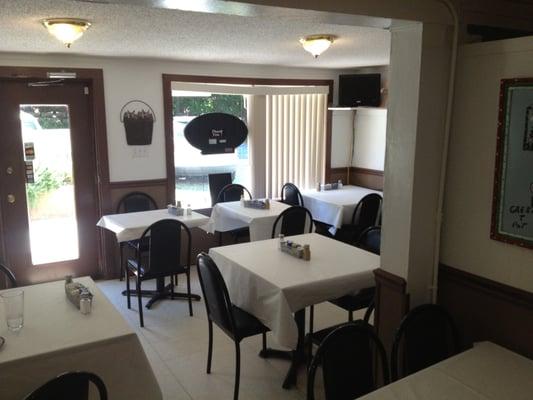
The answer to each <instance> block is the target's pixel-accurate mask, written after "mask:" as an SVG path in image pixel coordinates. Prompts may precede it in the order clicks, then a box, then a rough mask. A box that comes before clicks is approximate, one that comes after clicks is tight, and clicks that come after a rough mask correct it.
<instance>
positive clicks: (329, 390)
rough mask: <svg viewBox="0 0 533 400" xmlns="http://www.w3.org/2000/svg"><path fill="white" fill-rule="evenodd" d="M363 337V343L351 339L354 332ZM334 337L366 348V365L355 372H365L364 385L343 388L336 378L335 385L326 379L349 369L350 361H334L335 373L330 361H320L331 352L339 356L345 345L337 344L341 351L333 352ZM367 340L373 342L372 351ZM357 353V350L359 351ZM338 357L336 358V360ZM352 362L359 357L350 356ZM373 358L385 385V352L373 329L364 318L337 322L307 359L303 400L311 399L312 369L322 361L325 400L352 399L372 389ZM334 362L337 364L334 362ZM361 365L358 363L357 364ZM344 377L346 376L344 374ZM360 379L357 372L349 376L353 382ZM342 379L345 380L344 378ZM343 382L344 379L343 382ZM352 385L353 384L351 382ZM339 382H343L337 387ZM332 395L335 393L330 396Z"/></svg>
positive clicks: (373, 379) (335, 339)
mask: <svg viewBox="0 0 533 400" xmlns="http://www.w3.org/2000/svg"><path fill="white" fill-rule="evenodd" d="M356 335H357V336H359V335H361V337H363V338H364V339H366V340H364V342H365V343H357V342H356V341H354V340H352V339H353V337H354V336H356ZM336 341H337V342H338V341H341V342H342V341H344V342H346V341H348V343H350V345H354V346H355V344H356V343H357V344H359V345H360V346H361V347H363V346H364V345H366V346H368V347H369V348H368V349H367V350H368V353H367V354H366V355H367V357H368V359H367V361H369V362H370V363H372V364H370V365H365V366H362V367H363V368H359V372H361V371H364V372H366V373H367V374H368V375H367V378H368V381H367V382H365V386H366V387H358V388H355V387H350V388H347V387H346V386H345V385H339V383H340V382H337V385H333V382H329V379H331V378H332V376H335V378H337V379H338V376H339V375H348V374H349V373H350V371H352V368H353V364H352V365H338V366H337V368H338V369H337V370H335V371H334V372H335V373H333V374H332V373H331V371H330V370H329V369H330V368H331V367H332V366H331V365H330V364H331V363H329V362H328V363H326V362H324V361H326V360H325V357H328V358H331V357H335V356H340V357H341V358H342V355H343V354H344V353H345V352H346V351H347V350H349V349H347V348H346V347H342V348H341V349H339V348H337V349H336V350H337V351H339V352H341V353H343V354H335V348H334V347H333V346H335V345H336V343H335V342H336ZM370 343H373V345H374V348H375V352H374V351H372V349H371V348H370ZM359 354H360V352H359ZM336 361H338V360H336ZM350 361H353V362H354V363H356V362H362V361H361V359H360V358H359V357H356V358H355V359H353V360H350ZM376 362H379V363H380V364H381V371H380V372H381V374H382V378H383V384H384V385H386V384H388V383H389V368H388V363H387V355H386V353H385V348H384V347H383V344H382V343H381V341H380V340H379V338H378V336H377V335H376V333H375V332H374V329H373V327H372V326H371V325H368V324H367V323H366V322H364V321H356V322H348V323H345V324H342V325H339V326H337V327H336V328H335V329H334V330H333V331H332V332H330V333H329V334H328V335H327V336H326V337H325V338H324V340H323V341H322V342H321V344H320V346H319V347H318V350H317V352H316V354H315V356H314V358H313V360H312V361H311V365H310V367H309V372H308V378H307V400H314V399H315V395H314V386H315V377H316V370H317V368H318V366H319V365H322V368H323V373H324V389H325V392H326V400H348V399H353V398H355V397H359V396H362V395H364V394H366V393H369V392H371V391H373V390H375V389H377V379H376V376H375V375H376V373H377V371H378V368H377V365H375V363H376ZM335 364H340V363H338V362H336V363H335ZM360 367H361V366H360ZM344 378H346V376H345V377H344ZM354 378H357V379H363V378H362V377H361V376H357V374H356V376H354V377H351V379H350V381H351V382H352V383H353V379H354ZM345 382H346V381H345ZM343 383H344V382H343ZM354 385H355V384H354ZM341 386H344V387H342V388H341ZM341 390H345V392H343V393H339V391H341ZM333 396H335V397H333Z"/></svg>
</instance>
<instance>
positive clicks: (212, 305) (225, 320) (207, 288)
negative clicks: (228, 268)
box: [196, 253, 236, 336]
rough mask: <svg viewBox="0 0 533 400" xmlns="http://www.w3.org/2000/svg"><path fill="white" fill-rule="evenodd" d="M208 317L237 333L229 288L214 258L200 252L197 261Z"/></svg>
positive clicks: (221, 326) (232, 332)
mask: <svg viewBox="0 0 533 400" xmlns="http://www.w3.org/2000/svg"><path fill="white" fill-rule="evenodd" d="M196 265H197V268H198V277H199V279H200V286H201V287H202V293H203V295H204V302H205V307H206V310H207V316H208V318H209V319H210V320H211V321H213V322H214V323H215V324H217V325H218V326H219V327H220V328H221V329H222V330H224V331H226V333H229V334H230V335H232V336H234V335H235V333H236V332H235V320H234V318H233V310H232V305H231V300H230V297H229V293H228V288H227V287H226V283H225V282H224V278H223V277H222V274H221V273H220V271H219V269H218V267H217V266H216V264H215V262H214V261H213V259H212V258H211V257H210V256H209V255H208V254H206V253H200V254H199V255H198V257H197V262H196Z"/></svg>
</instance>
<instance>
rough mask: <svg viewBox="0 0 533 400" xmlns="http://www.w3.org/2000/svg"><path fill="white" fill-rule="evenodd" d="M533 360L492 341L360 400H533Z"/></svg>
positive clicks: (480, 344)
mask: <svg viewBox="0 0 533 400" xmlns="http://www.w3.org/2000/svg"><path fill="white" fill-rule="evenodd" d="M531 398H533V360H530V359H529V358H526V357H523V356H521V355H519V354H516V353H513V352H512V351H510V350H507V349H505V348H503V347H500V346H498V345H496V344H494V343H491V342H481V343H477V344H475V345H474V347H473V348H472V349H470V350H467V351H465V352H463V353H460V354H458V355H456V356H454V357H451V358H448V359H446V360H444V361H441V362H440V363H438V364H435V365H433V366H431V367H428V368H426V369H423V370H421V371H419V372H417V373H415V374H412V375H409V376H407V377H405V378H403V379H401V380H399V381H397V382H394V383H392V384H390V385H388V386H384V387H382V388H381V389H379V390H377V391H375V392H372V393H370V394H368V395H366V396H364V397H361V398H360V399H361V400H404V399H409V400H427V399H431V400H451V399H453V400H507V399H508V400H511V399H512V400H530V399H531Z"/></svg>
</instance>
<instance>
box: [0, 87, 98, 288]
mask: <svg viewBox="0 0 533 400" xmlns="http://www.w3.org/2000/svg"><path fill="white" fill-rule="evenodd" d="M0 86H1V87H2V93H5V94H7V96H1V98H0V139H1V141H2V146H1V148H0V168H1V169H0V175H1V180H0V182H1V188H0V192H1V196H2V201H1V202H0V204H1V212H2V233H3V235H2V236H3V241H4V244H5V253H6V255H5V257H4V258H6V262H7V263H8V264H9V266H10V267H11V268H12V269H13V270H14V272H15V275H16V276H17V280H18V281H20V282H22V283H31V282H39V281H45V280H52V279H61V278H63V277H64V275H67V274H72V275H75V276H80V275H96V274H97V272H98V269H97V253H98V252H97V242H96V238H97V236H96V235H97V233H96V228H95V224H96V219H97V211H96V210H97V208H96V201H97V198H96V194H95V193H96V188H95V183H96V176H95V174H96V168H95V166H96V164H95V152H94V139H93V137H94V135H93V134H92V129H91V123H90V121H91V119H90V118H89V115H90V108H89V102H88V95H87V93H88V89H87V88H85V87H84V85H83V84H81V83H75V82H69V83H60V84H55V85H52V86H49V85H46V84H45V85H43V84H39V85H37V86H36V85H35V84H32V83H28V82H0Z"/></svg>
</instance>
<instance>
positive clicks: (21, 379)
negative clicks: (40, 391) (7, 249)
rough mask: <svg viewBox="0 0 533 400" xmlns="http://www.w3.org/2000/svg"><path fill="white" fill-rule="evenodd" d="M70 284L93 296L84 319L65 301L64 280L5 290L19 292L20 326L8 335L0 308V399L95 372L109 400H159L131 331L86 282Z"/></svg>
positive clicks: (15, 399) (19, 396)
mask: <svg viewBox="0 0 533 400" xmlns="http://www.w3.org/2000/svg"><path fill="white" fill-rule="evenodd" d="M75 281H76V282H80V283H82V284H84V285H85V286H87V287H88V288H89V290H90V291H91V292H92V293H93V295H94V298H93V305H92V311H91V313H90V314H88V315H83V314H81V313H80V311H79V310H78V309H77V308H76V307H75V306H74V305H73V304H72V303H71V302H70V301H69V300H68V299H67V297H66V295H65V287H64V286H65V282H64V281H56V282H49V283H42V284H37V285H33V286H26V287H21V288H18V289H10V290H19V289H20V290H23V291H24V303H25V304H24V327H23V328H22V329H21V330H20V331H18V332H16V333H14V332H10V331H8V330H7V328H6V324H5V315H4V310H3V307H0V335H1V336H4V337H5V339H6V343H5V345H4V346H3V347H2V348H1V349H0V399H2V400H20V399H22V398H24V396H25V395H27V394H28V393H29V392H31V391H33V390H34V389H36V388H38V387H40V386H41V385H43V384H44V383H46V382H47V381H48V380H50V379H52V378H54V377H56V376H57V375H59V374H61V373H64V372H68V371H88V372H93V373H95V374H97V375H98V376H100V378H102V379H103V381H104V382H105V385H106V387H107V390H108V397H109V398H110V399H138V400H146V399H154V400H157V399H162V395H161V390H160V388H159V385H158V383H157V381H156V378H155V376H154V373H153V371H152V368H151V366H150V364H149V362H148V359H147V358H146V355H145V353H144V350H143V348H142V346H141V343H140V342H139V338H138V337H137V335H136V334H135V332H134V331H132V329H131V328H130V327H129V325H128V324H127V322H126V321H125V320H124V318H123V317H122V316H121V315H120V314H119V312H118V311H117V310H116V309H115V308H114V307H113V305H112V304H111V303H110V302H109V301H108V300H107V298H106V297H105V296H104V294H103V293H102V292H101V291H100V290H99V289H98V288H97V287H96V285H95V283H94V282H93V281H92V279H91V278H89V277H84V278H77V279H75ZM0 293H1V292H0Z"/></svg>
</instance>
